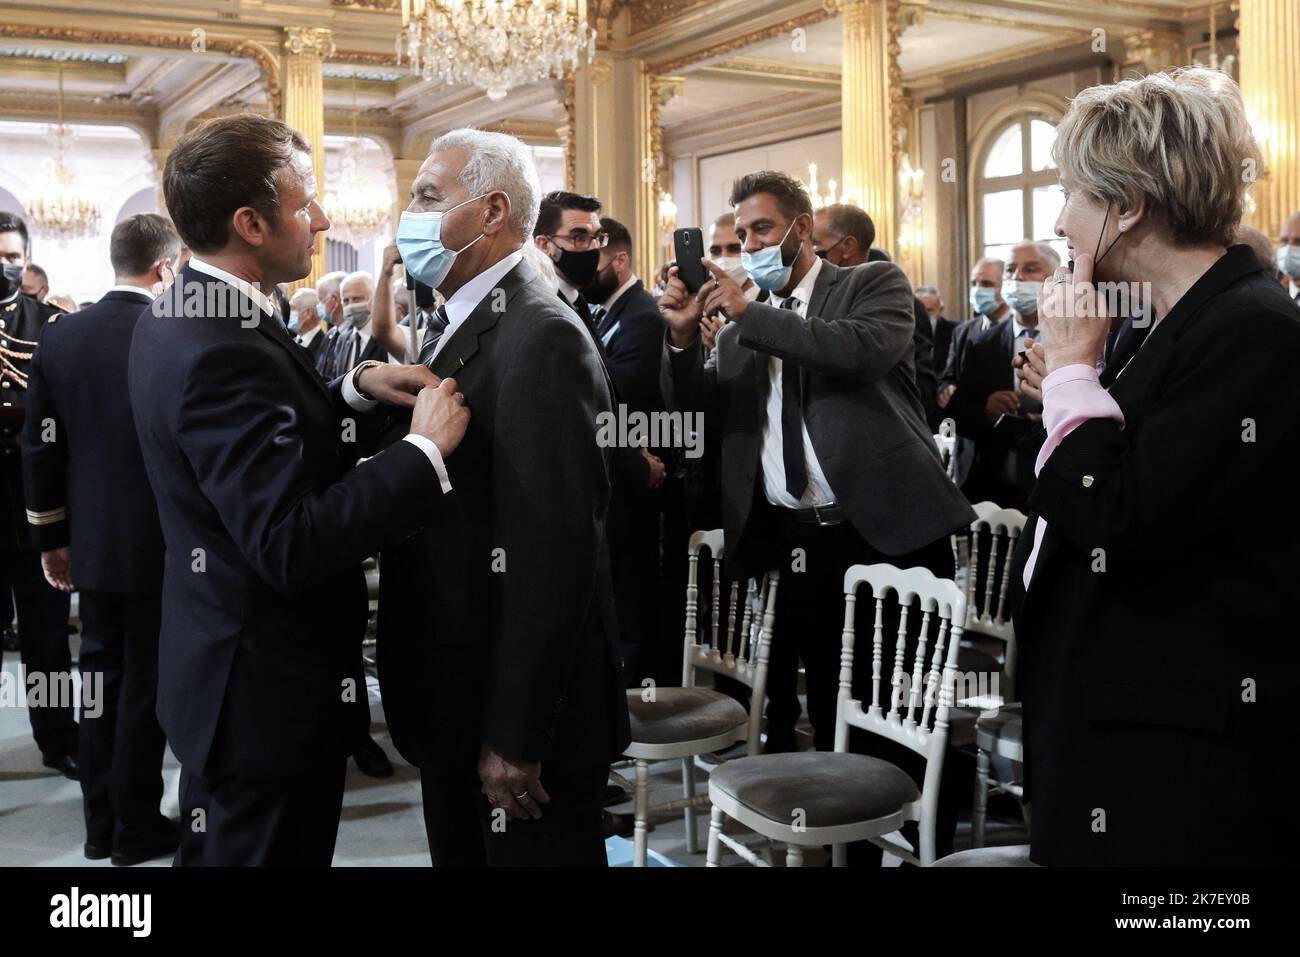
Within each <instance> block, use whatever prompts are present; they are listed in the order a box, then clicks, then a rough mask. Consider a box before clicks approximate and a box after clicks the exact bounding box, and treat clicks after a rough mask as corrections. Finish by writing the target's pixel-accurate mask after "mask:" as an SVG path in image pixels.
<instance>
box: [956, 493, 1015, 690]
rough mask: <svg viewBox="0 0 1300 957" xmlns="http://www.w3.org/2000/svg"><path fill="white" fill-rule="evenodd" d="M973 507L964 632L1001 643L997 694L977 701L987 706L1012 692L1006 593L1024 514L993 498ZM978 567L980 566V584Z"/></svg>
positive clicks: (1011, 630) (1012, 634)
mask: <svg viewBox="0 0 1300 957" xmlns="http://www.w3.org/2000/svg"><path fill="white" fill-rule="evenodd" d="M974 509H975V515H976V518H975V521H973V522H972V523H971V526H970V534H969V535H968V536H967V539H968V542H969V550H968V554H969V555H970V558H969V561H968V563H967V566H966V575H965V590H966V637H967V639H969V638H971V637H972V636H975V635H983V636H986V637H989V638H995V639H997V640H999V641H1001V642H1002V643H1003V646H1004V647H1003V652H1002V661H1001V665H1002V671H1001V678H1000V679H999V681H1000V684H999V692H1000V699H1001V700H999V701H987V702H981V704H983V706H984V707H985V708H991V707H997V705H999V704H1001V703H1002V702H1004V701H1012V700H1014V698H1015V681H1016V631H1015V627H1014V626H1013V625H1012V623H1011V608H1010V606H1009V605H1008V603H1007V594H1008V592H1009V591H1010V590H1011V575H1012V568H1011V556H1012V554H1013V553H1014V552H1015V550H1016V543H1017V542H1019V540H1020V535H1021V533H1023V532H1024V530H1025V515H1024V513H1023V512H1018V511H1016V510H1015V509H1014V508H1002V507H1000V506H998V505H997V504H996V503H994V502H979V503H977V504H976V505H975V506H974ZM984 542H987V545H984V544H983V543H984ZM981 567H982V568H983V569H984V581H983V583H982V586H983V587H982V589H981V582H980V569H981ZM981 590H982V593H983V600H982V601H981V600H978V599H979V594H978V593H977V592H979V591H981Z"/></svg>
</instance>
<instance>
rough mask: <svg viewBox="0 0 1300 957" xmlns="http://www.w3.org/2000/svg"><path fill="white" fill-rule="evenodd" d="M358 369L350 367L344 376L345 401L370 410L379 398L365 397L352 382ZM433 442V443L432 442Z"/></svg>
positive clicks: (349, 405)
mask: <svg viewBox="0 0 1300 957" xmlns="http://www.w3.org/2000/svg"><path fill="white" fill-rule="evenodd" d="M356 371H357V370H356V369H355V368H352V369H349V370H348V372H347V374H346V375H344V376H343V401H344V402H346V403H347V404H348V408H350V409H355V410H356V411H357V412H369V411H370V410H371V409H373V408H374V407H375V406H377V405H378V404H379V401H378V400H377V399H363V398H362V397H361V393H360V392H358V391H357V387H356V386H355V385H353V384H352V380H353V378H354V377H355V375H356ZM430 444H432V443H430Z"/></svg>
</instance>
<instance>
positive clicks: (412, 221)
mask: <svg viewBox="0 0 1300 957" xmlns="http://www.w3.org/2000/svg"><path fill="white" fill-rule="evenodd" d="M486 195H488V194H487V193H483V194H481V195H479V196H475V197H474V198H473V199H467V200H465V202H463V203H458V204H457V205H455V206H453V207H452V208H451V209H442V210H438V211H436V212H432V213H412V212H404V213H402V218H401V220H399V221H398V224H397V251H398V252H399V253H400V254H401V256H402V265H403V266H405V267H406V271H407V272H408V273H410V274H411V275H412V276H414V277H415V278H416V279H418V280H420V282H422V283H424V284H425V285H426V286H432V287H433V288H434V289H437V288H438V284H439V283H441V282H442V281H443V280H444V279H446V278H447V273H449V272H451V267H452V264H453V263H455V262H456V257H457V256H459V255H460V254H461V253H463V252H464V251H465V250H466V249H469V247H470V246H473V245H474V243H476V242H478V241H479V240H480V239H482V238H483V233H479V235H478V237H477V238H476V239H474V240H473V241H472V242H469V243H467V244H466V245H464V246H462V247H461V248H460V249H448V248H447V247H446V246H444V245H443V244H442V218H443V217H444V216H446V215H447V214H448V213H450V212H452V211H454V210H457V209H460V208H461V206H465V205H467V204H469V203H472V202H474V201H475V200H479V199H482V198H483V197H484V196H486Z"/></svg>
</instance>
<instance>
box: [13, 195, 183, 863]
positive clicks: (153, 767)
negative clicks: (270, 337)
mask: <svg viewBox="0 0 1300 957" xmlns="http://www.w3.org/2000/svg"><path fill="white" fill-rule="evenodd" d="M180 251H181V240H180V237H179V236H178V235H177V234H176V230H175V229H174V228H173V227H172V225H171V223H170V222H168V221H167V220H166V219H165V218H164V217H162V216H158V215H156V214H153V213H138V214H136V215H135V216H129V217H127V218H126V219H124V220H122V221H121V222H120V223H118V224H117V225H116V226H115V227H113V234H112V237H111V238H110V240H109V256H110V258H111V260H112V263H113V272H114V274H115V276H116V278H117V284H116V285H115V286H114V287H113V288H112V289H110V290H109V291H108V292H107V293H106V294H105V295H104V298H103V299H101V300H100V301H99V302H97V303H95V304H94V305H93V306H89V307H87V308H86V309H83V310H82V311H81V312H78V313H75V314H73V315H70V316H60V317H58V318H57V319H52V320H51V321H50V322H48V323H47V324H46V326H45V330H44V332H43V333H42V335H41V340H40V342H41V344H40V346H39V347H38V348H37V350H36V354H35V356H34V358H33V359H32V365H31V372H30V375H29V378H28V384H27V420H26V423H25V424H24V426H23V487H24V488H25V490H26V493H27V519H28V522H29V524H30V526H31V527H30V534H31V538H32V543H33V545H35V546H36V547H37V548H39V549H40V550H41V562H42V564H43V565H44V568H45V575H46V578H47V579H48V580H49V582H50V584H52V585H53V586H54V587H56V588H58V589H60V590H61V591H64V592H69V593H71V592H72V591H73V590H74V588H75V589H76V590H78V591H79V592H80V594H81V604H80V609H81V626H82V628H81V655H80V659H79V665H80V670H81V679H82V682H83V683H84V685H85V686H86V687H88V688H90V689H91V691H92V693H93V697H94V700H93V701H88V702H87V703H88V704H89V705H90V706H89V707H83V708H82V714H81V722H80V734H81V739H80V746H79V749H78V759H79V763H80V765H81V793H82V798H83V802H84V805H85V816H86V844H85V854H86V857H87V858H89V859H91V860H98V859H101V858H105V857H109V856H110V855H111V856H112V859H113V863H114V864H117V865H129V864H136V863H139V862H141V861H144V860H148V859H149V858H151V857H157V856H159V855H162V854H171V853H172V852H174V851H175V850H176V843H177V831H176V827H175V825H174V824H172V823H171V822H169V821H167V820H165V819H164V818H163V817H162V815H161V814H159V810H158V804H159V801H160V800H161V799H162V792H163V782H162V759H163V747H164V738H163V732H162V728H160V727H159V725H158V719H157V717H156V716H155V715H154V708H155V704H156V700H157V689H158V631H159V629H160V628H161V625H162V577H163V537H162V529H161V527H160V526H159V524H158V506H157V504H156V503H155V502H154V497H153V492H152V490H151V489H150V488H149V477H148V476H147V475H146V474H145V467H144V459H143V458H142V457H141V455H140V443H139V441H138V440H137V439H136V434H135V422H134V421H132V418H131V404H130V401H129V399H128V396H127V357H128V354H129V351H130V347H131V334H132V333H133V332H134V330H135V326H136V322H137V321H138V320H139V318H140V315H141V313H145V312H147V310H148V306H149V304H150V303H151V302H153V301H154V298H155V296H157V295H158V294H159V293H160V292H161V291H162V290H163V289H165V288H166V287H167V286H169V285H170V284H171V283H172V281H173V280H174V279H175V278H176V273H175V268H176V261H177V259H179V258H180Z"/></svg>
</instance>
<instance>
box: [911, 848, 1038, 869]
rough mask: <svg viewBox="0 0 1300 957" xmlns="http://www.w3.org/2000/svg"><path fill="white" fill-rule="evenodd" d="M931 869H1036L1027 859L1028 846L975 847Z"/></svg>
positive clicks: (939, 860)
mask: <svg viewBox="0 0 1300 957" xmlns="http://www.w3.org/2000/svg"><path fill="white" fill-rule="evenodd" d="M931 866H933V867H1037V866H1038V865H1037V864H1035V863H1034V862H1033V861H1031V860H1030V859H1029V845H1028V844H1012V845H1008V846H1006V847H976V848H971V849H970V850H969V851H958V852H957V853H956V854H949V855H948V856H947V857H941V858H939V859H938V860H937V861H935V862H934V864H933V865H931Z"/></svg>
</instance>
